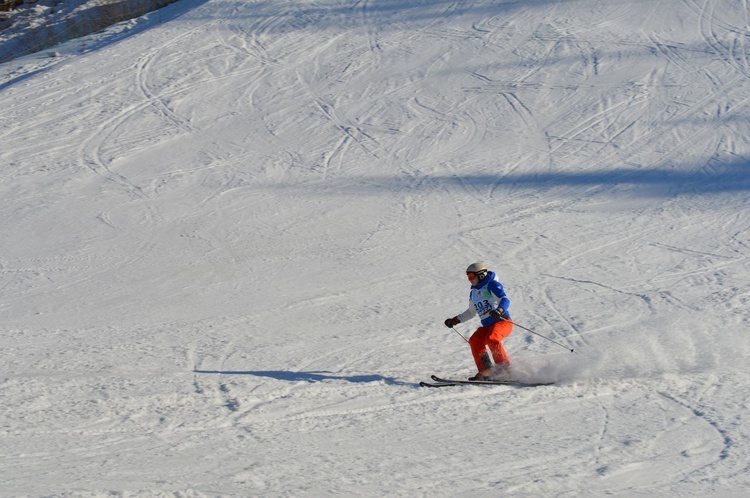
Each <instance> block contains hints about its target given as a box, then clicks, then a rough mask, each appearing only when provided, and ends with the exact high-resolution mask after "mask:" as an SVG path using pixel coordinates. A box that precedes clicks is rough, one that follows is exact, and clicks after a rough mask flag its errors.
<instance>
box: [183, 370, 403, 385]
mask: <svg viewBox="0 0 750 498" xmlns="http://www.w3.org/2000/svg"><path fill="white" fill-rule="evenodd" d="M193 371H194V372H195V373H197V374H219V375H252V376H255V377H270V378H272V379H276V380H283V381H287V382H309V383H311V384H312V383H314V382H324V381H333V380H343V381H345V382H353V383H355V384H365V383H368V382H382V383H383V384H386V385H389V386H411V385H412V383H409V382H403V381H400V380H397V379H395V378H393V377H384V376H382V375H336V374H334V373H332V372H326V371H323V372H287V371H283V370H248V371H243V370H193Z"/></svg>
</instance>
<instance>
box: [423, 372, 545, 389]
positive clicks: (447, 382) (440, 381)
mask: <svg viewBox="0 0 750 498" xmlns="http://www.w3.org/2000/svg"><path fill="white" fill-rule="evenodd" d="M430 378H432V380H434V381H435V382H436V383H437V384H430V383H429V382H420V383H419V385H421V386H423V387H448V386H456V385H459V384H476V385H479V386H516V387H536V386H549V385H552V384H554V382H520V381H517V380H468V379H467V380H461V379H444V378H442V377H438V376H437V375H431V376H430Z"/></svg>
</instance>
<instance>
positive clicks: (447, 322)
mask: <svg viewBox="0 0 750 498" xmlns="http://www.w3.org/2000/svg"><path fill="white" fill-rule="evenodd" d="M443 323H444V324H445V326H446V327H448V328H451V327H453V326H454V325H458V324H459V323H461V320H459V319H458V317H457V316H454V317H453V318H448V319H447V320H445V321H444V322H443Z"/></svg>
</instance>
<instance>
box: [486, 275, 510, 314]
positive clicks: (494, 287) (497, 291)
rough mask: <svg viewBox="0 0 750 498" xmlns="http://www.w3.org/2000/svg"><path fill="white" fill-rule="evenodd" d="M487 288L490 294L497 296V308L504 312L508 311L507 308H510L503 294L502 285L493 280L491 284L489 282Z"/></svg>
mask: <svg viewBox="0 0 750 498" xmlns="http://www.w3.org/2000/svg"><path fill="white" fill-rule="evenodd" d="M489 288H490V290H491V291H492V293H493V294H494V295H495V296H497V297H498V299H500V303H499V306H500V307H501V308H502V309H504V310H505V311H508V308H509V307H510V299H508V296H507V295H506V294H505V289H504V288H503V284H501V283H500V282H498V281H497V280H493V281H492V282H490V284H489Z"/></svg>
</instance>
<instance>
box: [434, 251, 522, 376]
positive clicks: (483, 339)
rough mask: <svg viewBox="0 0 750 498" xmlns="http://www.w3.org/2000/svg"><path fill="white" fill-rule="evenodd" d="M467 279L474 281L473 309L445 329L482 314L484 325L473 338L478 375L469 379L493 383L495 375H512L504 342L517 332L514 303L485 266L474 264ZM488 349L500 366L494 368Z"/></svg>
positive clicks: (470, 298)
mask: <svg viewBox="0 0 750 498" xmlns="http://www.w3.org/2000/svg"><path fill="white" fill-rule="evenodd" d="M466 276H467V278H468V279H469V282H471V291H470V292H469V307H468V308H467V310H466V311H464V312H463V313H460V314H459V315H456V316H454V317H453V318H448V319H447V320H445V322H444V323H445V326H446V327H449V328H451V327H453V326H454V325H456V324H458V323H462V322H465V321H467V320H469V319H471V318H472V317H474V316H475V315H479V319H480V320H481V321H482V325H481V326H480V327H479V328H477V330H476V331H474V333H473V334H472V335H471V337H470V338H469V345H470V346H471V354H472V355H473V356H474V361H475V362H476V364H477V370H478V372H477V374H476V375H474V376H473V377H470V378H469V380H490V378H491V376H493V377H494V376H497V375H498V374H499V375H500V376H505V375H508V374H509V367H510V358H508V353H506V352H505V348H504V347H503V344H502V340H503V339H505V338H506V337H508V336H509V335H510V333H511V332H512V331H513V322H512V321H511V320H510V315H509V314H508V307H509V306H510V300H509V299H508V296H507V295H506V294H505V289H503V284H501V283H500V281H499V280H497V276H496V275H495V272H492V271H489V270H488V269H487V266H486V265H485V264H484V263H472V264H470V265H469V267H468V268H467V269H466ZM488 347H489V350H490V352H491V353H492V359H493V360H494V362H495V365H496V367H495V368H494V369H493V367H492V361H491V360H490V355H489V353H488V352H487V348H488Z"/></svg>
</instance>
